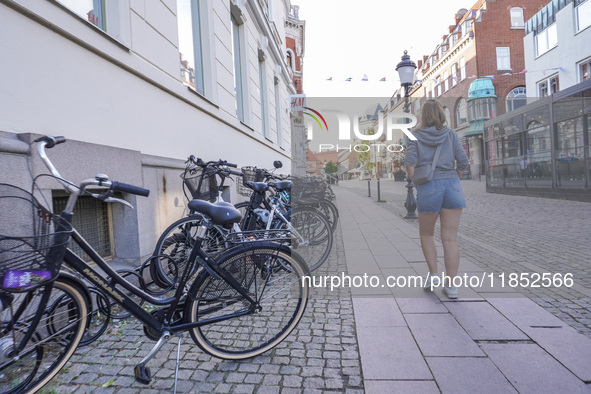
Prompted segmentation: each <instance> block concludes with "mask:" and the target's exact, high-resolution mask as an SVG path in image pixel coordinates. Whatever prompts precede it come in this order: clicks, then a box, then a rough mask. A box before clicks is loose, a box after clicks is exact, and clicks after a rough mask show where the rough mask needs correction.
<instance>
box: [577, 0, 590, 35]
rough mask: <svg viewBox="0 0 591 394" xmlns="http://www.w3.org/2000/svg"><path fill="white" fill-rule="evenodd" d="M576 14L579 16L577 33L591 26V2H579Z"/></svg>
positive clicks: (587, 0) (586, 0)
mask: <svg viewBox="0 0 591 394" xmlns="http://www.w3.org/2000/svg"><path fill="white" fill-rule="evenodd" d="M575 4H576V8H575V10H576V11H575V12H576V14H577V32H579V31H581V30H583V29H586V28H588V27H589V26H591V1H589V0H583V1H577V2H576V3H575Z"/></svg>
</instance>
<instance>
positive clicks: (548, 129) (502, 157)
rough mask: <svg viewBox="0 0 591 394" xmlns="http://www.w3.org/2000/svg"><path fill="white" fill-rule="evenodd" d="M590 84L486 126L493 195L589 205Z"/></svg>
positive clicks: (488, 175) (488, 181)
mask: <svg viewBox="0 0 591 394" xmlns="http://www.w3.org/2000/svg"><path fill="white" fill-rule="evenodd" d="M590 124H591V80H588V81H584V82H582V83H579V84H577V85H575V86H572V87H571V88H568V89H565V90H563V91H560V92H558V93H556V94H553V95H551V96H549V97H544V98H542V99H538V100H537V101H535V102H533V103H531V104H528V105H526V106H523V107H521V108H518V109H517V110H515V111H512V112H508V113H506V114H504V115H502V116H499V117H497V118H494V119H491V120H489V121H487V122H485V124H484V140H485V158H486V189H487V191H489V192H497V193H508V194H522V195H537V196H545V197H554V198H566V199H572V200H579V201H591V182H590V181H589V176H590V172H591V150H590V147H589V127H590Z"/></svg>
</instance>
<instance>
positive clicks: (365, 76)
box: [361, 74, 368, 82]
mask: <svg viewBox="0 0 591 394" xmlns="http://www.w3.org/2000/svg"><path fill="white" fill-rule="evenodd" d="M361 81H365V82H367V81H368V79H367V74H363V78H361Z"/></svg>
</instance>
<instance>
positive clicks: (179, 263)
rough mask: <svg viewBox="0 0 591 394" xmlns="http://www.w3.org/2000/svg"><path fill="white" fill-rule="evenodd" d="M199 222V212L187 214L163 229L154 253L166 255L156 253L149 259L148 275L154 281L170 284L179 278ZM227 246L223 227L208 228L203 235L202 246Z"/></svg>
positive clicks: (209, 249)
mask: <svg viewBox="0 0 591 394" xmlns="http://www.w3.org/2000/svg"><path fill="white" fill-rule="evenodd" d="M201 222H202V219H201V217H200V216H188V217H185V218H182V219H180V220H177V221H176V222H174V223H173V224H171V225H170V226H169V227H168V228H167V229H166V230H164V232H163V233H162V235H161V236H160V238H159V239H158V242H157V243H156V247H155V248H154V254H155V255H166V256H168V258H159V257H156V258H154V259H153V260H152V262H151V263H150V275H151V276H152V280H153V281H154V283H155V284H156V285H158V286H159V287H161V288H169V287H170V286H173V285H174V284H176V283H177V282H178V280H179V278H180V276H181V275H182V274H183V272H184V270H185V268H186V266H187V264H188V262H189V255H190V254H191V249H193V245H195V240H196V239H195V234H196V232H197V228H198V227H199V226H200V225H201ZM226 247H227V246H226V239H225V234H224V230H223V229H221V228H219V227H217V226H213V227H212V228H210V229H209V230H207V235H206V239H205V241H203V245H202V246H201V248H202V249H203V250H205V251H207V252H208V253H210V254H215V253H219V252H220V251H222V250H224V249H226ZM196 268H197V266H195V269H196ZM193 273H194V272H192V273H191V274H193Z"/></svg>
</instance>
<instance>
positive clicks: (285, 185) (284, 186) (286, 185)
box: [269, 181, 291, 190]
mask: <svg viewBox="0 0 591 394" xmlns="http://www.w3.org/2000/svg"><path fill="white" fill-rule="evenodd" d="M269 186H271V187H274V188H275V189H277V190H290V189H291V181H281V182H269Z"/></svg>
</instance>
